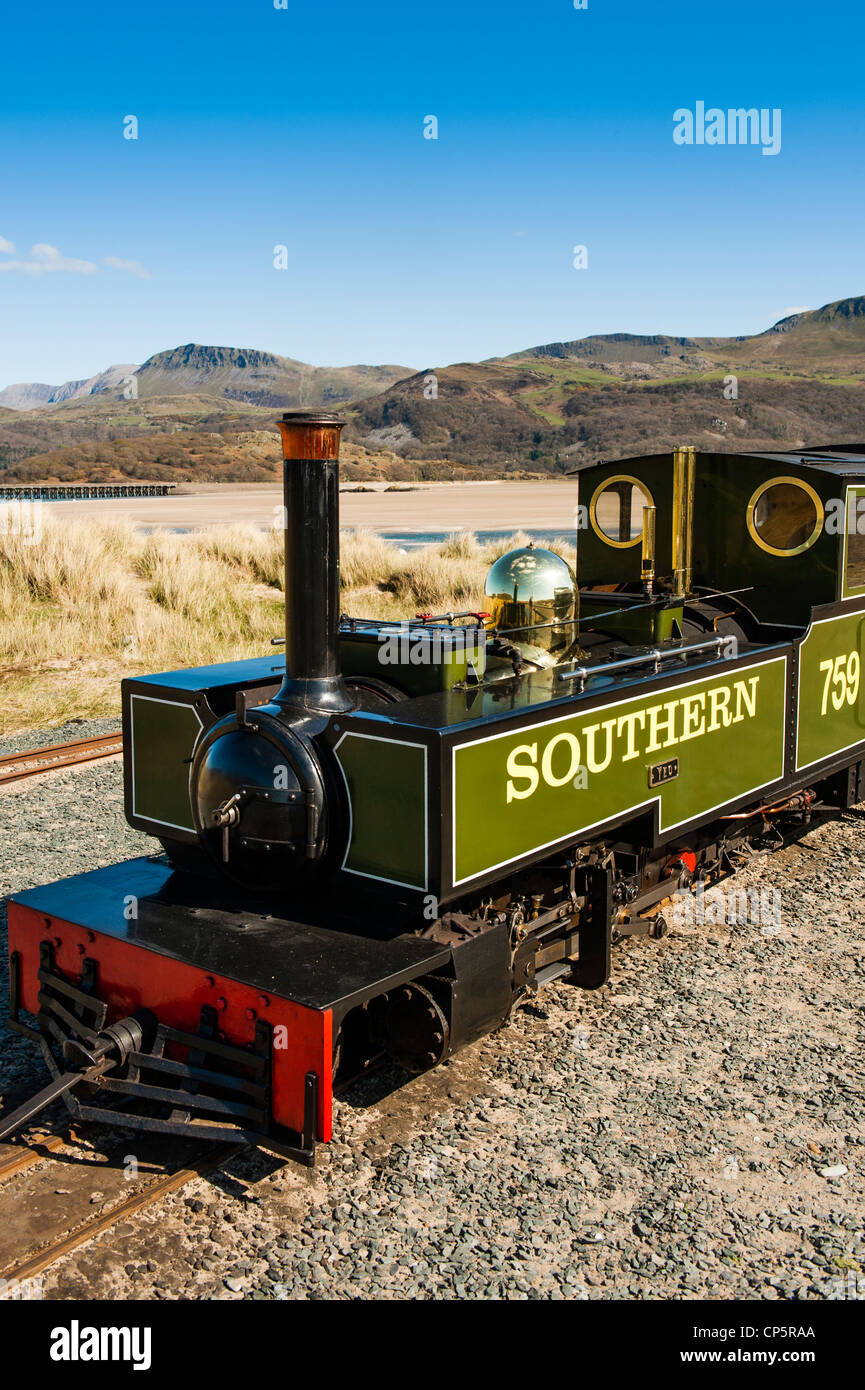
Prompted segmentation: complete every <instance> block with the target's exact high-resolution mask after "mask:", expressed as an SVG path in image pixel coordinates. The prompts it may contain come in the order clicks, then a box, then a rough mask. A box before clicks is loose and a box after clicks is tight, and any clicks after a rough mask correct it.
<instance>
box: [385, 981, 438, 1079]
mask: <svg viewBox="0 0 865 1390" xmlns="http://www.w3.org/2000/svg"><path fill="white" fill-rule="evenodd" d="M385 997H386V1000H387V1008H386V1010H385V1015H384V1020H383V1024H384V1048H385V1051H386V1052H387V1053H388V1055H389V1056H390V1057H392V1058H393V1060H394V1061H395V1062H398V1063H399V1065H400V1066H401V1067H405V1070H406V1071H410V1072H421V1071H428V1070H429V1068H430V1067H435V1066H437V1065H438V1063H439V1062H440V1061H441V1060H442V1059H443V1058H444V1057H446V1056H447V1052H448V1044H449V1041H450V1028H449V1027H448V1021H447V1019H446V1018H445V1016H444V1014H443V1013H442V1011H441V1009H440V1008H439V1006H438V1004H437V1003H436V1001H435V999H433V997H432V995H431V994H430V992H429V990H427V989H424V987H423V985H418V984H415V983H411V984H408V985H401V986H400V988H399V989H395V990H393V991H392V992H391V993H390V994H388V995H386V996H385Z"/></svg>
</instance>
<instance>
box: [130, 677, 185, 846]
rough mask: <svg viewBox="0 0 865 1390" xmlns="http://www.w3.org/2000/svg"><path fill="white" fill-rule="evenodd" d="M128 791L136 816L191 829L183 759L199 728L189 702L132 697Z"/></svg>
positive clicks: (139, 696)
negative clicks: (130, 778) (130, 789)
mask: <svg viewBox="0 0 865 1390" xmlns="http://www.w3.org/2000/svg"><path fill="white" fill-rule="evenodd" d="M130 708H131V716H132V771H133V776H132V789H133V798H134V800H133V807H134V813H135V815H136V816H140V817H141V818H142V819H143V820H151V821H155V822H157V824H159V825H167V826H173V827H176V828H177V829H180V830H193V831H194V829H195V827H194V825H193V823H192V810H191V808H190V805H189V759H190V757H191V755H192V749H193V747H194V746H195V740H196V739H197V737H198V735H199V733H200V731H201V721H200V720H199V718H198V715H197V714H196V712H195V710H194V709H193V708H192V706H191V705H184V704H174V703H172V702H171V701H168V700H158V699H156V698H155V697H153V696H149V695H133V696H132V697H131V702H130Z"/></svg>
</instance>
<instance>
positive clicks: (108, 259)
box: [102, 256, 150, 280]
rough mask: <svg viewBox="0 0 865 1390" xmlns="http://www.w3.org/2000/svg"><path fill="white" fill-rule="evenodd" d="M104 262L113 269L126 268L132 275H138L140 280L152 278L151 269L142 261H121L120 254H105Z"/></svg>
mask: <svg viewBox="0 0 865 1390" xmlns="http://www.w3.org/2000/svg"><path fill="white" fill-rule="evenodd" d="M102 264H103V265H110V266H111V269H112V270H126V271H128V273H129V274H130V275H137V276H138V278H139V280H149V279H150V271H149V270H148V269H147V268H146V266H143V265H142V264H141V262H140V261H121V260H120V258H119V257H118V256H103V257H102Z"/></svg>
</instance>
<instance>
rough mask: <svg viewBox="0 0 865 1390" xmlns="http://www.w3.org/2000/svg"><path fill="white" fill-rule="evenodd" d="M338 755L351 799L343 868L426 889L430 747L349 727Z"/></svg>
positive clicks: (340, 744)
mask: <svg viewBox="0 0 865 1390" xmlns="http://www.w3.org/2000/svg"><path fill="white" fill-rule="evenodd" d="M335 753H336V758H337V761H338V762H339V765H340V767H341V768H342V771H343V775H344V777H345V780H346V785H347V787H348V794H349V798H350V800H351V821H352V828H351V839H350V841H349V846H348V854H347V856H346V860H345V864H344V867H345V868H346V869H349V870H351V871H352V872H353V873H356V874H364V875H366V876H367V877H370V878H376V879H383V880H385V881H386V882H389V883H400V884H404V885H405V886H406V887H409V888H421V889H423V888H426V886H427V863H426V855H427V850H426V846H427V800H426V798H427V785H426V782H427V777H426V748H425V747H424V746H423V745H422V744H417V743H404V742H398V741H397V740H395V739H389V738H382V737H380V736H378V735H370V734H361V733H356V732H354V731H352V730H349V731H348V732H347V733H346V734H344V735H343V737H342V738H341V739H340V740H339V742H338V743H337V745H336V748H335Z"/></svg>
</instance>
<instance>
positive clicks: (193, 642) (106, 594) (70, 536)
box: [0, 518, 574, 734]
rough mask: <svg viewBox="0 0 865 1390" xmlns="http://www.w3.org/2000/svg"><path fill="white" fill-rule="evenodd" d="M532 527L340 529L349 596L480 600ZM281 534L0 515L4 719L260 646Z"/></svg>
mask: <svg viewBox="0 0 865 1390" xmlns="http://www.w3.org/2000/svg"><path fill="white" fill-rule="evenodd" d="M526 539H527V537H525V536H520V535H518V536H514V537H509V538H508V539H507V540H506V541H499V542H497V543H495V544H494V545H481V544H480V543H479V542H478V541H477V539H476V537H475V536H473V535H471V534H470V533H457V534H454V535H453V536H451V537H449V539H448V540H447V541H445V542H443V543H442V544H440V545H430V546H423V547H421V548H419V549H416V550H412V551H410V552H406V551H403V550H400V549H399V548H398V547H397V546H395V545H392V544H390V543H389V542H388V541H385V540H382V538H381V537H380V536H378V535H376V534H375V533H374V532H372V531H348V532H344V533H343V535H342V538H341V580H342V589H343V609H344V611H346V612H350V613H352V614H354V615H355V616H357V617H364V618H370V617H383V618H402V617H411V616H413V615H414V614H415V613H417V612H421V611H425V612H426V611H431V610H436V611H440V612H446V611H447V610H448V609H459V608H470V609H482V608H483V606H484V596H483V586H484V578H485V575H486V571H487V569H488V567H489V565H490V564H491V563H492V561H493V560H494V559H496V558H497V556H498V555H500V554H502V553H504V551H506V550H509V549H511V548H512V547H513V546H514V545H516V544H520V542H521V541H522V542H524V541H525V540H526ZM282 544H283V541H282V532H281V531H278V530H276V531H258V530H256V529H255V528H254V527H251V526H249V527H247V526H224V527H215V528H213V529H211V530H208V531H202V532H197V533H194V534H191V535H176V534H173V533H171V532H166V531H154V532H152V533H151V534H150V535H141V534H139V533H137V532H136V531H135V530H134V529H133V528H132V527H131V526H130V525H129V524H127V523H124V522H103V523H92V522H73V523H71V524H70V523H61V522H59V521H57V520H53V519H50V518H49V520H48V521H47V522H46V524H45V526H44V529H43V531H42V534H41V536H40V537H39V539H38V540H36V541H35V542H34V541H33V540H31V539H30V538H27V537H23V536H20V535H15V534H12V533H11V532H10V531H8V530H3V529H2V528H0V694H2V700H0V711H2V713H0V731H2V732H3V733H7V734H8V733H10V732H14V731H15V730H17V729H24V728H41V727H48V726H50V725H54V724H60V723H62V722H64V721H65V720H68V719H72V718H94V717H97V716H100V715H105V714H116V713H117V712H118V711H119V708H120V680H121V678H122V677H123V676H127V675H139V674H144V673H147V672H158V671H166V670H172V669H177V668H179V667H185V666H201V665H206V664H208V663H210V662H216V661H227V660H232V659H239V658H242V657H249V656H261V655H265V654H267V653H268V652H270V651H271V647H270V638H271V637H274V636H277V635H278V634H279V633H280V631H281V630H282V624H283V600H282V591H281V585H282V559H283V554H282ZM563 553H564V554H565V555H566V557H567V558H568V559H569V560H570V561H571V563H573V561H574V555H573V551H570V552H569V550H568V549H567V548H564V549H563Z"/></svg>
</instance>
